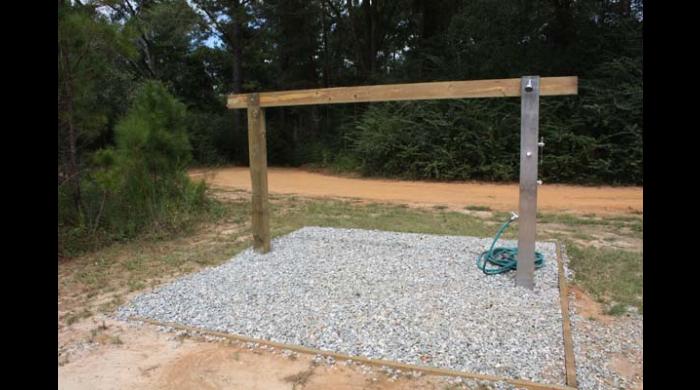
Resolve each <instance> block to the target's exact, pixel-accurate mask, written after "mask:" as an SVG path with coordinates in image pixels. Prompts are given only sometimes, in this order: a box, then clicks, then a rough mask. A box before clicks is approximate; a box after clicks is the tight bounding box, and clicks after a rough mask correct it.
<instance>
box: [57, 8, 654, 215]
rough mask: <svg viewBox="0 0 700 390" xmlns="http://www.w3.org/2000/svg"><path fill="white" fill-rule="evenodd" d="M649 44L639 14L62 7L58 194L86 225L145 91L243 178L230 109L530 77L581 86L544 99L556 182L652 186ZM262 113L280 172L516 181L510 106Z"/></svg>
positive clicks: (200, 149)
mask: <svg viewBox="0 0 700 390" xmlns="http://www.w3.org/2000/svg"><path fill="white" fill-rule="evenodd" d="M642 27H643V2H642V1H613V0H603V1H601V0H578V1H573V0H498V1H497V0H393V1H390V0H285V1H282V0H266V1H261V0H94V1H90V0H83V1H77V0H76V1H65V0H64V1H60V2H59V31H58V47H59V55H58V65H59V66H58V70H59V85H58V95H59V99H58V104H59V117H58V127H59V129H58V134H59V140H58V141H59V142H58V151H59V181H60V183H62V184H60V185H61V186H64V187H65V188H70V191H69V193H70V194H71V199H72V202H73V203H74V204H75V207H76V208H79V207H80V204H81V179H80V178H81V177H82V175H83V173H84V172H88V171H90V169H92V168H91V166H90V161H92V160H91V159H90V156H91V155H93V154H94V153H95V152H96V151H98V150H100V149H103V148H105V147H109V146H111V145H115V142H116V141H117V140H116V139H115V131H114V130H115V125H116V123H118V122H119V120H120V119H121V118H122V117H123V116H124V115H125V112H126V110H127V107H128V104H129V102H130V101H131V99H132V95H133V94H134V91H136V90H137V88H138V87H139V86H140V85H142V84H143V83H145V82H148V81H149V80H150V81H158V82H160V83H162V85H163V86H164V87H165V88H167V89H168V90H169V93H171V94H173V95H174V97H175V98H177V99H178V100H179V101H180V102H182V103H183V104H184V107H185V111H184V114H183V115H184V117H183V123H184V126H185V131H186V133H187V135H188V138H189V143H190V145H191V150H192V157H193V159H194V162H195V163H197V164H212V163H235V164H247V162H248V157H247V141H246V127H245V118H244V115H241V113H239V112H238V111H228V110H226V109H225V95H226V94H228V93H231V92H250V91H270V90H282V89H296V88H316V87H333V86H345V85H363V84H365V85H366V84H382V83H394V82H420V81H435V80H465V79H484V78H508V77H520V76H522V75H530V74H538V75H541V76H563V75H577V76H579V80H580V94H579V95H578V96H575V97H566V98H559V99H552V100H548V99H543V109H542V110H543V113H542V116H541V132H542V135H543V136H544V137H545V139H546V141H547V142H546V144H547V146H546V149H545V151H544V160H543V162H542V164H543V167H542V172H543V175H544V179H545V180H547V181H550V182H551V181H554V182H577V183H608V184H642V161H643V156H642V136H641V130H642V127H643V122H642V74H643V68H642V47H643V45H642ZM267 113H268V114H267V115H268V129H269V134H268V137H269V138H268V144H269V151H270V155H269V161H270V163H271V164H276V165H300V164H324V165H330V166H335V167H338V168H343V169H354V170H358V171H363V172H365V173H366V174H373V175H385V176H407V177H413V178H432V179H485V180H516V179H517V148H518V132H517V129H518V120H519V119H518V118H519V110H518V102H517V101H516V100H513V99H499V100H498V101H496V100H493V101H480V100H477V101H454V102H414V103H393V104H374V105H367V104H359V105H339V106H320V107H295V108H274V109H269V110H267Z"/></svg>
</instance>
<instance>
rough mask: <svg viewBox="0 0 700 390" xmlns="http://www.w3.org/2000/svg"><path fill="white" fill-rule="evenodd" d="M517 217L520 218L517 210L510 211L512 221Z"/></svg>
mask: <svg viewBox="0 0 700 390" xmlns="http://www.w3.org/2000/svg"><path fill="white" fill-rule="evenodd" d="M516 219H518V214H516V213H515V211H511V212H510V221H511V222H513V221H515V220H516Z"/></svg>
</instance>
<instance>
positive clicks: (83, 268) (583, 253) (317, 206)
mask: <svg viewBox="0 0 700 390" xmlns="http://www.w3.org/2000/svg"><path fill="white" fill-rule="evenodd" d="M231 194H234V195H236V196H233V197H231V196H230V195H231ZM223 195H226V196H223ZM223 195H222V194H221V193H214V196H215V197H217V199H218V200H217V202H218V207H217V209H218V210H219V213H218V214H217V216H216V217H212V218H210V221H208V222H202V223H200V224H198V225H196V226H192V227H191V228H190V229H189V230H188V231H183V232H176V233H175V234H171V235H168V236H160V237H158V238H156V237H154V236H152V235H146V236H142V237H140V238H137V239H134V240H131V241H127V242H117V243H114V244H112V245H110V246H107V247H104V248H101V249H98V250H93V251H88V252H86V253H83V254H82V255H80V256H77V257H75V258H72V259H70V260H69V261H64V262H61V263H59V275H60V277H59V295H60V296H61V297H62V306H63V310H65V311H66V312H68V313H70V314H69V315H67V316H66V318H65V320H66V321H67V322H70V323H73V322H75V321H78V320H80V319H82V318H86V317H89V316H90V315H92V313H94V312H108V311H111V310H114V309H115V308H116V307H118V306H119V305H120V304H122V303H123V302H124V300H125V298H126V295H127V294H129V293H132V292H135V291H139V290H142V289H144V288H147V287H154V286H157V285H159V284H160V283H162V282H164V281H166V280H169V279H171V278H173V277H176V276H179V275H182V274H186V273H190V272H195V271H197V270H199V269H201V268H203V267H207V266H215V265H218V264H221V263H223V262H225V261H226V260H228V259H230V258H231V257H233V256H235V255H236V254H237V253H238V252H239V251H241V250H243V249H244V248H246V247H248V246H249V245H250V233H249V230H250V225H249V218H250V205H249V199H248V196H247V194H246V193H242V194H239V193H235V192H233V193H232V192H227V193H226V194H223ZM270 204H271V220H270V225H271V232H272V235H273V237H277V236H280V235H284V234H287V233H290V232H292V231H294V230H297V229H299V228H302V227H304V226H324V227H340V228H361V229H378V230H386V231H395V232H408V233H427V234H447V235H466V236H477V237H493V235H494V234H495V233H496V231H497V230H498V228H499V227H500V225H501V224H502V223H503V222H504V221H505V220H507V219H508V218H509V217H510V214H509V213H505V212H499V211H492V212H491V213H490V215H489V216H481V217H480V216H477V215H465V214H464V213H461V212H456V211H450V210H446V209H442V208H409V207H406V206H405V205H392V204H381V203H366V202H358V201H341V200H329V199H309V198H302V197H298V196H297V197H290V196H281V195H275V196H271V197H270ZM517 232H518V226H517V223H515V224H513V225H511V227H510V228H509V229H508V230H506V232H505V234H504V235H503V238H504V239H516V238H517ZM602 233H604V234H605V235H606V237H607V238H606V241H607V240H610V244H611V245H612V244H613V241H614V240H628V241H630V240H631V242H640V241H641V237H642V218H641V217H638V216H635V215H629V216H610V217H604V218H601V217H596V216H593V215H587V216H577V215H569V214H543V215H540V218H539V220H538V239H542V240H546V239H554V238H556V239H559V240H563V241H566V242H567V244H568V245H567V250H568V254H569V257H570V258H571V267H572V269H573V270H574V271H575V281H574V282H575V283H576V284H577V285H579V286H580V287H581V288H583V289H584V290H586V291H588V292H589V293H591V294H592V295H593V296H594V297H595V298H597V299H599V300H601V301H604V302H605V303H606V304H607V305H608V306H610V311H612V312H614V313H618V312H620V311H621V310H622V309H620V308H619V307H615V305H616V304H619V305H629V306H636V307H638V309H639V310H640V311H641V309H642V298H641V295H642V268H641V259H642V253H641V250H639V251H635V250H626V249H611V248H605V249H600V248H595V247H593V246H590V245H589V244H590V243H591V242H592V241H593V240H594V239H595V236H596V235H600V234H602ZM635 240H636V241H635ZM105 294H110V296H108V298H111V299H104V296H105ZM100 297H102V298H103V299H102V300H100V299H99V298H100ZM75 313H78V314H75Z"/></svg>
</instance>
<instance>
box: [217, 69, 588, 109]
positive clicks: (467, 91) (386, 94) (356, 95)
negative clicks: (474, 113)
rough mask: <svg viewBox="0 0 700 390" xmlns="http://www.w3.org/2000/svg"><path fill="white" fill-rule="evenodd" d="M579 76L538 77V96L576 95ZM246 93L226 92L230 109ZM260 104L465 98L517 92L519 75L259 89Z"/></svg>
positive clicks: (238, 105)
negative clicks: (461, 79)
mask: <svg viewBox="0 0 700 390" xmlns="http://www.w3.org/2000/svg"><path fill="white" fill-rule="evenodd" d="M576 94H578V77H576V76H571V77H542V78H540V96H555V95H576ZM248 95H249V94H234V95H229V96H228V102H227V104H226V106H227V107H228V108H230V109H237V108H247V107H248ZM259 95H260V107H280V106H305V105H310V104H339V103H364V102H388V101H396V100H428V99H464V98H490V97H514V96H520V79H519V78H517V79H499V80H473V81H441V82H434V83H414V84H387V85H368V86H361V87H339V88H321V89H301V90H296V91H280V92H260V93H259Z"/></svg>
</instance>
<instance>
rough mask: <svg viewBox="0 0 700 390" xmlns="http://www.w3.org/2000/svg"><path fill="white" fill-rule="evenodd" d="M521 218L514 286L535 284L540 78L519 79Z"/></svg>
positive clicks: (524, 77) (525, 77) (533, 285)
mask: <svg viewBox="0 0 700 390" xmlns="http://www.w3.org/2000/svg"><path fill="white" fill-rule="evenodd" d="M520 96H521V97H520V116H521V118H520V217H519V222H518V265H517V270H516V273H515V285H516V286H521V287H526V288H529V289H533V288H534V287H535V282H534V274H535V239H536V221H537V161H538V157H537V152H538V147H537V136H538V132H539V120H540V77H539V76H523V77H522V78H521V79H520Z"/></svg>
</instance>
